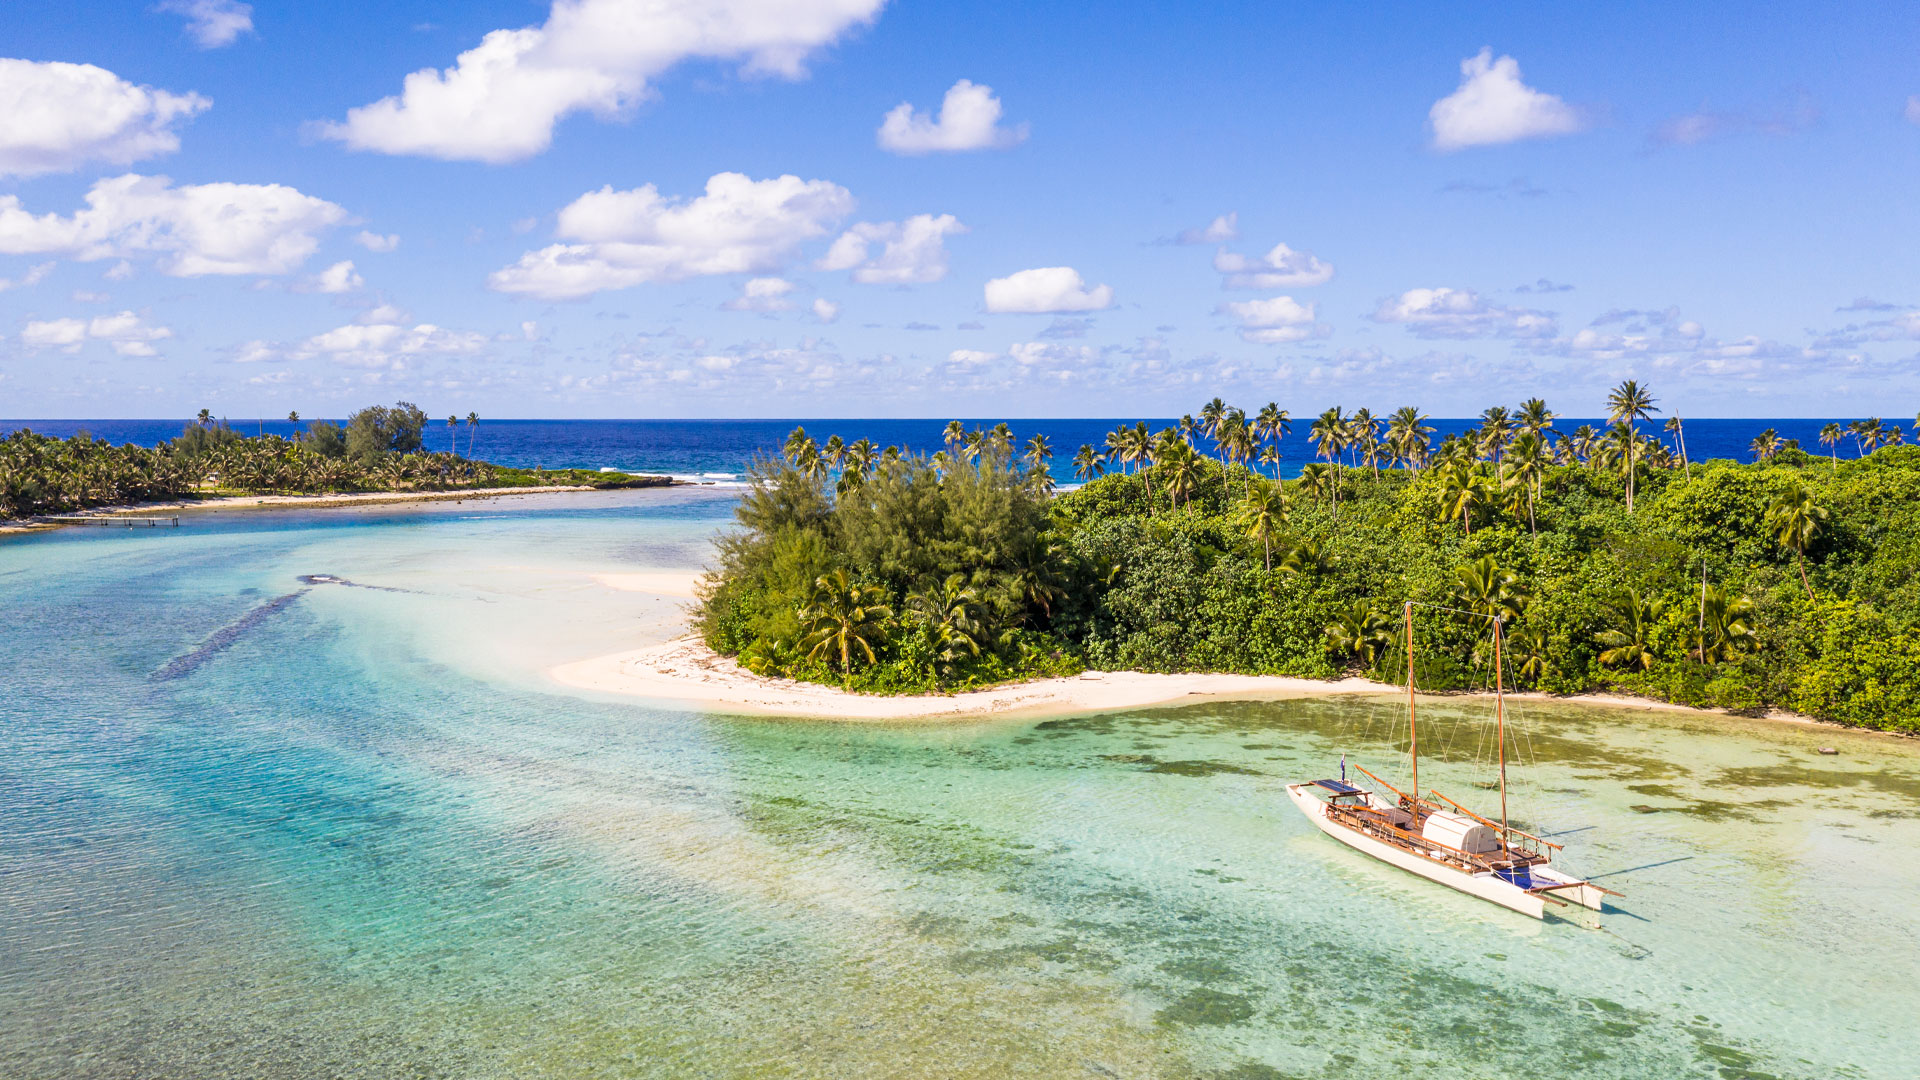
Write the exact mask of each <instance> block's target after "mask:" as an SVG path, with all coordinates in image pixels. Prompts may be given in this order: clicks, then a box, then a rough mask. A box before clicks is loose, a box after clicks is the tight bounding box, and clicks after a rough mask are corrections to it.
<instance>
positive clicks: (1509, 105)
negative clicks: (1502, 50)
mask: <svg viewBox="0 0 1920 1080" xmlns="http://www.w3.org/2000/svg"><path fill="white" fill-rule="evenodd" d="M1427 119H1428V120H1430V121H1431V122H1432V124H1433V146H1434V149H1436V150H1461V149H1465V148H1466V147H1469V146H1495V145H1498V144H1500V143H1510V142H1518V141H1519V140H1521V139H1538V138H1543V137H1546V136H1549V135H1570V134H1572V133H1573V132H1576V131H1579V130H1581V129H1582V128H1584V127H1586V121H1585V119H1584V118H1583V117H1582V116H1581V115H1580V112H1579V110H1577V109H1575V108H1574V107H1573V106H1571V105H1568V104H1567V103H1566V102H1564V101H1562V100H1560V99H1559V98H1557V97H1555V96H1554V95H1552V94H1543V93H1541V92H1540V91H1538V90H1535V89H1534V88H1532V87H1531V86H1528V85H1527V84H1525V83H1523V82H1521V81H1520V63H1519V61H1517V60H1515V59H1514V58H1513V57H1511V56H1503V57H1501V58H1500V59H1498V60H1495V59H1494V58H1493V50H1492V49H1481V50H1480V52H1479V54H1478V55H1477V56H1470V57H1468V58H1466V59H1465V60H1462V61H1461V62H1460V87H1459V89H1457V90H1455V91H1454V92H1453V93H1451V94H1448V95H1447V96H1446V97H1443V98H1441V99H1440V100H1439V101H1436V102H1434V103H1433V108H1432V109H1430V110H1428V112H1427Z"/></svg>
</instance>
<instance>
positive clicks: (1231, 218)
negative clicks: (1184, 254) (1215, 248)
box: [1173, 210, 1240, 246]
mask: <svg viewBox="0 0 1920 1080" xmlns="http://www.w3.org/2000/svg"><path fill="white" fill-rule="evenodd" d="M1239 238H1240V212H1239V211H1237V210H1235V211H1232V212H1230V213H1225V214H1221V215H1220V216H1219V217H1217V218H1214V219H1213V220H1212V221H1209V222H1208V223H1207V226H1206V228H1204V229H1182V230H1180V233H1179V235H1177V236H1175V237H1174V238H1173V242H1174V243H1176V244H1183V245H1189V246H1190V245H1194V244H1224V243H1227V242H1228V241H1231V240H1238V239H1239Z"/></svg>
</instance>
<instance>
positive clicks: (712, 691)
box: [547, 570, 1884, 734]
mask: <svg viewBox="0 0 1920 1080" xmlns="http://www.w3.org/2000/svg"><path fill="white" fill-rule="evenodd" d="M699 578H700V575H699V574H697V573H693V572H689V571H671V570H649V571H635V572H625V573H604V574H595V575H593V580H594V582H595V583H596V584H599V585H600V586H602V587H603V588H609V589H616V590H619V591H623V592H644V593H652V594H654V595H656V596H661V597H673V598H678V599H686V598H690V597H692V596H693V595H694V586H695V584H696V583H697V582H698V581H699ZM676 629H677V631H678V632H679V633H680V636H678V637H675V638H674V639H673V640H671V641H666V642H661V643H659V644H655V645H648V646H644V647H641V648H637V649H628V650H625V651H623V652H617V653H612V654H610V655H607V656H597V657H593V658H591V659H587V660H579V661H575V662H572V663H567V664H561V665H559V666H556V667H553V668H550V669H548V671H547V674H548V676H549V677H551V678H552V679H553V680H554V681H555V682H558V683H560V684H562V685H564V686H568V687H572V688H574V689H579V690H591V691H596V692H599V693H608V694H616V695H620V696H623V697H637V698H645V699H648V700H650V701H660V702H674V703H679V704H683V705H686V706H689V707H692V708H697V709H707V710H712V711H716V712H727V713H736V714H742V715H751V716H791V717H811V718H820V719H832V720H848V721H886V720H945V719H952V720H962V719H975V718H981V717H990V716H1022V717H1036V716H1067V715H1075V714H1080V713H1094V712H1103V711H1107V710H1113V709H1131V708H1143V707H1146V706H1151V705H1165V704H1170V703H1173V702H1198V701H1273V700H1282V699H1287V698H1302V697H1326V696H1331V695H1351V694H1373V695H1404V694H1405V693H1406V689H1405V688H1404V687H1402V686H1396V685H1394V684H1391V683H1382V682H1375V681H1373V680H1371V679H1361V678H1346V679H1339V680H1324V679H1303V678H1291V677H1286V676H1279V675H1230V674H1212V673H1204V672H1196V673H1186V674H1178V675H1165V674H1158V673H1153V672H1143V671H1089V672H1086V673H1085V674H1083V675H1079V676H1075V677H1072V678H1054V679H1035V680H1032V681H1030V682H1023V683H1013V684H1009V685H1006V686H998V687H992V688H989V689H985V690H973V691H968V692H965V693H958V694H915V695H899V696H893V695H880V694H859V693H852V692H849V691H845V690H838V689H835V688H833V687H831V686H822V685H820V684H818V683H807V682H798V681H796V680H793V679H775V678H767V677H765V676H761V675H755V674H754V673H753V672H750V671H748V670H746V669H745V668H743V667H741V666H740V665H739V664H738V663H736V662H734V660H733V659H732V658H731V657H726V656H721V655H720V654H719V653H716V652H714V651H713V650H712V649H710V648H708V647H707V645H706V643H705V642H703V641H701V640H700V639H699V637H697V636H696V635H694V634H692V633H689V632H687V627H686V626H685V625H684V624H682V625H680V626H679V627H677V628H676ZM1508 696H1509V699H1510V700H1515V701H1533V702H1555V703H1558V702H1568V703H1573V704H1582V705H1596V706H1602V707H1606V708H1611V709H1622V710H1645V711H1649V712H1675V713H1693V714H1696V715H1700V716H1713V717H1721V718H1726V717H1732V716H1734V715H1736V714H1732V713H1726V712H1722V711H1720V710H1717V709H1698V708H1694V707H1692V706H1688V705H1675V704H1673V703H1671V702H1665V701H1658V700H1655V699H1652V698H1639V697H1630V696H1627V695H1623V694H1604V693H1594V694H1573V695H1567V696H1557V695H1552V694H1543V693H1539V692H1525V693H1515V694H1510V695H1508ZM1748 718H1749V719H1762V720H1772V721H1778V722H1784V723H1792V724H1799V725H1817V726H1821V727H1832V728H1836V729H1839V728H1845V726H1844V725H1838V724H1823V723H1822V722H1821V721H1819V720H1816V719H1814V718H1813V717H1810V716H1802V715H1800V714H1798V713H1791V712H1786V711H1784V710H1774V711H1773V712H1770V713H1767V714H1766V715H1765V716H1763V717H1748ZM1845 730H1849V731H1851V730H1867V729H1853V728H1845ZM1875 734H1884V733H1877V732H1876V733H1875Z"/></svg>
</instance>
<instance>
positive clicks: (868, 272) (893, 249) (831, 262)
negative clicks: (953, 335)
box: [816, 214, 967, 285]
mask: <svg viewBox="0 0 1920 1080" xmlns="http://www.w3.org/2000/svg"><path fill="white" fill-rule="evenodd" d="M966 231H967V227H966V226H965V225H962V224H960V222H959V221H957V220H956V219H955V218H954V216H953V215H952V214H941V215H940V216H939V217H935V216H933V215H932V214H915V215H914V216H913V217H910V218H908V219H907V220H905V221H879V222H868V221H863V222H860V223H859V224H857V225H855V226H853V227H852V228H850V229H848V230H847V231H846V232H843V233H841V234H840V236H839V238H838V239H836V240H835V241H834V242H833V246H832V247H830V248H828V249H827V253H826V255H825V256H824V257H822V258H821V259H820V261H819V263H817V264H816V265H817V266H818V267H819V268H820V269H822V270H852V271H853V280H855V281H857V282H860V283H861V284H863V285H922V284H926V283H927V282H930V281H939V280H940V279H941V278H944V277H946V276H947V248H946V243H945V241H946V238H947V237H949V236H952V235H954V234H957V233H963V232H966ZM873 244H879V245H881V248H880V252H879V254H877V255H870V254H869V251H868V249H869V248H870V246H871V245H873Z"/></svg>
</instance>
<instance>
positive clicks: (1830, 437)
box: [1820, 424, 1847, 471]
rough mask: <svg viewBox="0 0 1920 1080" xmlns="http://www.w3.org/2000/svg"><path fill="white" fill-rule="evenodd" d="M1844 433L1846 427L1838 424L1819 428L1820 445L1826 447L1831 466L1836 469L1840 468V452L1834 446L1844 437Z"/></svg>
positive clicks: (1845, 432)
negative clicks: (1831, 460) (1831, 462)
mask: <svg viewBox="0 0 1920 1080" xmlns="http://www.w3.org/2000/svg"><path fill="white" fill-rule="evenodd" d="M1846 434H1847V431H1846V429H1845V428H1843V427H1841V426H1840V425H1839V424H1828V425H1827V426H1826V427H1823V428H1821V429H1820V445H1821V446H1824V447H1826V448H1827V453H1828V455H1830V456H1831V457H1832V458H1833V467H1834V469H1835V470H1836V471H1837V470H1838V469H1839V468H1840V452H1839V451H1838V450H1837V449H1835V447H1837V446H1839V445H1840V440H1841V439H1843V438H1845V437H1846Z"/></svg>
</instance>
